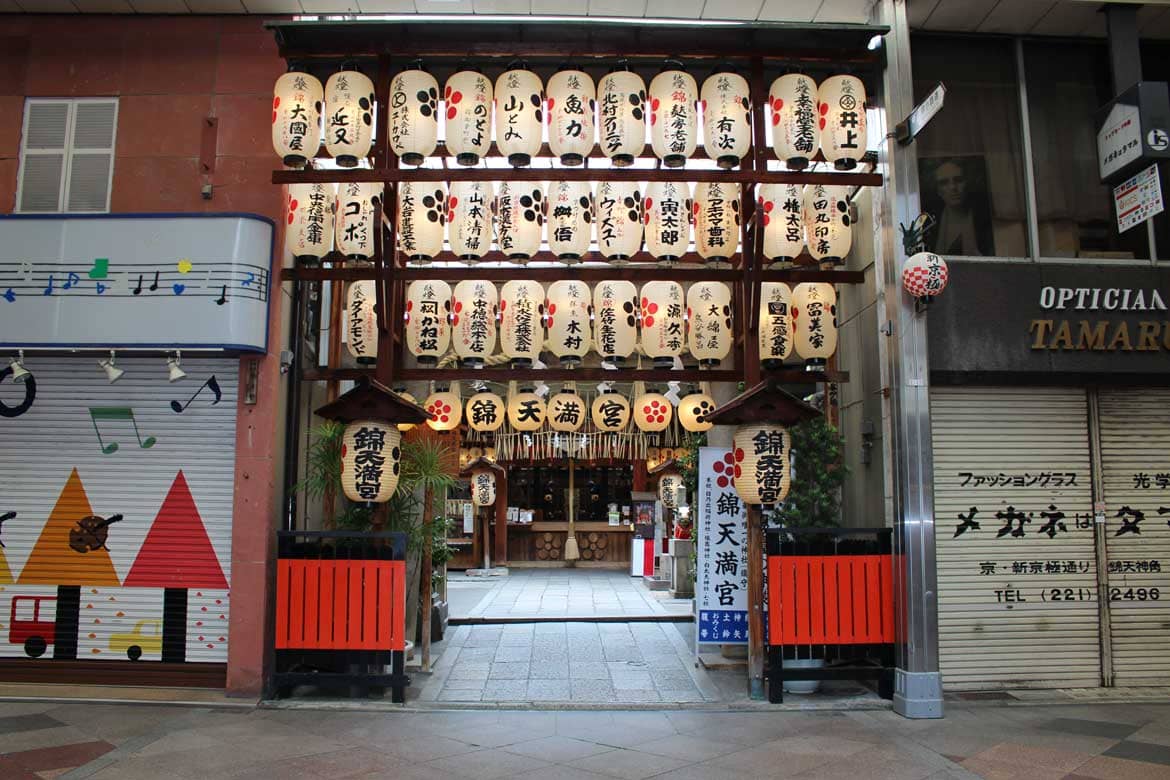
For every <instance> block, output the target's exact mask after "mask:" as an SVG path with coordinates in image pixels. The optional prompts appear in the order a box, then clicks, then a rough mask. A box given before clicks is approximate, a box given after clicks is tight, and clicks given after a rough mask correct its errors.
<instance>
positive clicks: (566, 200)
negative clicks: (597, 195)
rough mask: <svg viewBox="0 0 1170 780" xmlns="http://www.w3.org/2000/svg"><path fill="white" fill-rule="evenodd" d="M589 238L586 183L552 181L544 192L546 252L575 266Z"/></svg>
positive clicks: (589, 202)
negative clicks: (545, 195)
mask: <svg viewBox="0 0 1170 780" xmlns="http://www.w3.org/2000/svg"><path fill="white" fill-rule="evenodd" d="M592 238H593V192H592V191H591V190H590V189H589V182H587V181H556V182H553V183H552V184H551V185H549V189H548V248H549V249H551V250H552V251H553V253H554V254H555V255H556V256H557V257H559V258H560V259H561V260H564V261H566V262H574V263H575V262H577V261H579V260H580V259H581V257H582V255H584V254H585V253H587V252H588V251H589V241H590V239H592Z"/></svg>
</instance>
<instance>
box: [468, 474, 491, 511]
mask: <svg viewBox="0 0 1170 780" xmlns="http://www.w3.org/2000/svg"><path fill="white" fill-rule="evenodd" d="M471 503H473V504H475V505H476V506H495V504H496V473H495V472H494V471H492V470H491V469H476V470H475V471H473V472H471Z"/></svg>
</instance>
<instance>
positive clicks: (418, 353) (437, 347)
mask: <svg viewBox="0 0 1170 780" xmlns="http://www.w3.org/2000/svg"><path fill="white" fill-rule="evenodd" d="M450 314H451V287H450V286H449V285H448V284H447V283H446V282H443V281H440V280H438V279H415V280H414V281H413V282H411V283H410V286H409V287H407V288H406V316H405V319H406V348H407V350H409V352H410V354H412V355H414V356H415V358H416V359H417V360H418V362H419V364H420V365H423V366H433V365H435V364H436V363H438V362H439V358H441V357H443V355H445V354H447V347H448V346H450V344H451V327H450V323H449V321H448V318H449V316H450Z"/></svg>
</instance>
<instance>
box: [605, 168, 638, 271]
mask: <svg viewBox="0 0 1170 780" xmlns="http://www.w3.org/2000/svg"><path fill="white" fill-rule="evenodd" d="M638 186H639V185H638V183H637V182H634V181H604V182H602V183H601V184H600V185H599V186H598V187H597V247H598V249H599V250H600V251H601V254H602V255H604V256H605V257H606V258H607V259H608V260H611V261H615V262H618V263H621V262H624V261H626V260H629V259H630V257H632V256H633V255H634V254H635V253H636V252H637V251H638V250H639V249H641V248H642V193H641V191H640V190H639V189H638Z"/></svg>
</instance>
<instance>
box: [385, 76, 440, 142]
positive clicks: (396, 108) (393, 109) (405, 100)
mask: <svg viewBox="0 0 1170 780" xmlns="http://www.w3.org/2000/svg"><path fill="white" fill-rule="evenodd" d="M389 135H390V150H391V151H392V152H394V154H396V155H398V159H400V160H402V162H404V163H406V164H407V165H422V164H423V161H425V160H426V159H427V158H428V157H430V156H431V155H432V154H434V153H435V144H436V142H437V141H438V138H439V82H438V81H435V77H434V76H432V75H431V74H429V73H427V72H426V71H425V70H422V69H421V68H416V69H412V70H404V71H402V72H401V73H399V74H398V75H397V76H395V77H394V78H393V79H392V80H391V81H390V128H389Z"/></svg>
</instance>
